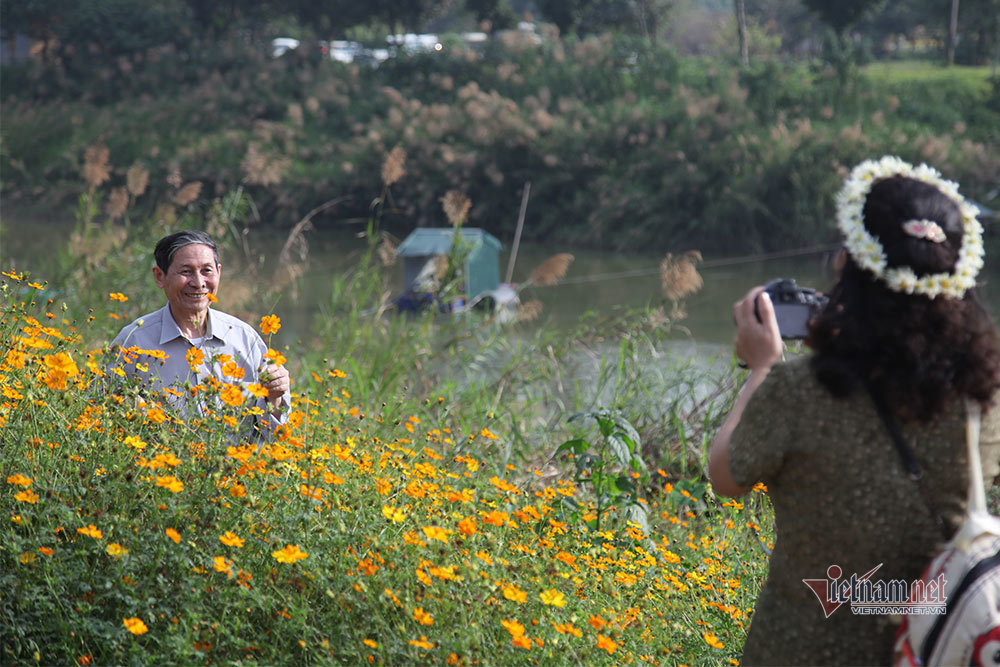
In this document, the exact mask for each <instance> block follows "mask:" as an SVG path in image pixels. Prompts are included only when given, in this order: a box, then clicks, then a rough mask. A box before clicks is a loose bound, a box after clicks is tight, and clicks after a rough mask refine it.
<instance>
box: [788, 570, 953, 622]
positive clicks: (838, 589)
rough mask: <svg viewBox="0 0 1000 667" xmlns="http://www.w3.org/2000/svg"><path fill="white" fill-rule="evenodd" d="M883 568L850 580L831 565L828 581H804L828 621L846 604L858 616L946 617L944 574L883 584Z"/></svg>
mask: <svg viewBox="0 0 1000 667" xmlns="http://www.w3.org/2000/svg"><path fill="white" fill-rule="evenodd" d="M881 567H882V563H879V564H878V565H876V566H875V567H873V568H872V569H870V570H868V571H867V572H865V573H864V574H860V575H859V574H857V573H855V574H852V575H851V576H849V577H847V576H844V571H843V569H841V567H840V566H839V565H831V566H830V567H828V568H827V570H826V579H803V580H802V583H804V584H805V585H806V586H808V587H809V589H810V590H811V591H812V592H813V593H814V594H815V595H816V599H818V600H819V603H820V604H821V605H822V606H823V614H824V616H825V618H830V614H832V613H833V612H835V611H837V610H838V609H839V608H840V607H841V606H843V605H845V604H848V605H850V607H851V612H852V613H854V614H859V615H874V614H939V615H944V614H945V612H946V611H947V608H948V604H947V593H946V592H945V587H946V586H947V584H948V582H947V581H946V580H945V578H944V575H943V574H939V575H938V576H937V577H936V578H934V579H931V580H929V581H923V580H921V579H917V580H915V581H903V580H902V579H890V580H888V581H883V580H881V579H875V578H874V575H875V573H876V572H878V571H879V569H881Z"/></svg>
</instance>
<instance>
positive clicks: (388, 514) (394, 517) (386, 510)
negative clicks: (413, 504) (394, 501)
mask: <svg viewBox="0 0 1000 667" xmlns="http://www.w3.org/2000/svg"><path fill="white" fill-rule="evenodd" d="M382 516H384V517H385V518H386V519H388V520H389V521H392V522H393V523H403V522H404V521H406V512H404V511H403V510H401V509H399V508H397V507H393V506H392V505H385V506H383V507H382Z"/></svg>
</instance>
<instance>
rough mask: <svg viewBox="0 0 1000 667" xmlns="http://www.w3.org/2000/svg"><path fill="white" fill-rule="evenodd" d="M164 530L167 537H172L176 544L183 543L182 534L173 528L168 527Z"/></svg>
mask: <svg viewBox="0 0 1000 667" xmlns="http://www.w3.org/2000/svg"><path fill="white" fill-rule="evenodd" d="M163 532H165V533H166V534H167V537H169V538H170V539H172V540H173V541H174V543H175V544H180V543H181V534H180V533H178V532H177V531H176V530H174V529H173V528H167V529H166V530H165V531H163Z"/></svg>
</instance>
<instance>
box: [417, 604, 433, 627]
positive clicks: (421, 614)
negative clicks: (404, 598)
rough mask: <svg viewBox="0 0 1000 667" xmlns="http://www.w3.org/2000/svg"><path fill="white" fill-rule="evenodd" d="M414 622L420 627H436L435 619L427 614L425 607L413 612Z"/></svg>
mask: <svg viewBox="0 0 1000 667" xmlns="http://www.w3.org/2000/svg"><path fill="white" fill-rule="evenodd" d="M413 620H414V621H416V622H417V623H419V624H420V625H434V617H433V616H431V615H430V614H428V613H427V612H425V611H424V608H423V607H417V608H416V609H414V610H413Z"/></svg>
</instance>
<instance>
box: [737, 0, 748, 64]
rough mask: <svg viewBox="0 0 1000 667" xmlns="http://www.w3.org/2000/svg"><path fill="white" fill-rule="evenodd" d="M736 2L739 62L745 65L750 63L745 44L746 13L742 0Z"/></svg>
mask: <svg viewBox="0 0 1000 667" xmlns="http://www.w3.org/2000/svg"><path fill="white" fill-rule="evenodd" d="M735 2H736V27H737V30H738V31H739V37H740V62H742V63H743V66H744V67H746V66H747V65H749V64H750V48H749V46H748V45H747V14H746V11H745V10H744V8H743V0H735Z"/></svg>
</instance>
